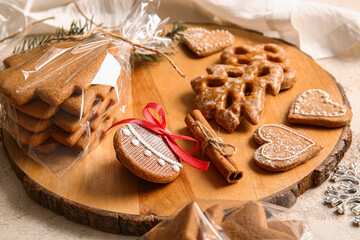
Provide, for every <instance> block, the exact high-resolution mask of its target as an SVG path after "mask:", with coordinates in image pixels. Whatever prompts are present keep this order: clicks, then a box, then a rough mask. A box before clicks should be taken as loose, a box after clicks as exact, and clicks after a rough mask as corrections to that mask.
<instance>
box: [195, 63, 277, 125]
mask: <svg viewBox="0 0 360 240" xmlns="http://www.w3.org/2000/svg"><path fill="white" fill-rule="evenodd" d="M207 71H208V73H209V75H207V76H200V77H197V78H195V79H193V80H192V81H191V86H192V88H193V90H194V92H195V93H196V97H195V99H194V106H195V108H197V109H199V110H200V111H201V113H202V114H203V115H204V117H205V118H206V119H212V118H215V120H216V122H217V123H218V124H219V125H221V126H222V127H224V128H225V129H226V130H227V131H229V132H233V131H234V130H235V129H236V128H237V126H238V125H239V124H240V120H241V118H242V117H244V118H245V119H246V120H247V121H248V122H250V123H251V124H258V122H259V120H260V117H261V115H262V113H263V111H264V103H265V95H266V93H267V92H268V93H271V94H272V95H274V96H275V95H277V94H278V93H279V91H280V86H281V83H282V80H283V71H282V68H281V67H280V66H278V65H274V64H271V63H269V62H258V63H257V64H253V65H249V66H245V67H243V66H232V65H222V64H216V65H213V66H210V67H209V68H208V69H207Z"/></svg>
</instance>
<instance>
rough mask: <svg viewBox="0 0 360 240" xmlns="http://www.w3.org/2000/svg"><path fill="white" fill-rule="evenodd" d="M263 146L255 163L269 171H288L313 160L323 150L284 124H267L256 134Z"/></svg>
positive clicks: (258, 151) (256, 138)
mask: <svg viewBox="0 0 360 240" xmlns="http://www.w3.org/2000/svg"><path fill="white" fill-rule="evenodd" d="M254 138H255V141H256V142H257V143H258V144H260V145H262V146H261V147H259V148H258V149H257V150H256V151H255V154H254V160H255V163H256V164H257V165H258V166H259V167H261V168H263V169H265V170H268V171H272V172H280V171H287V170H289V169H292V168H294V167H296V166H297V165H299V164H302V163H305V162H306V161H308V160H309V159H311V158H313V157H314V156H315V155H317V154H318V153H319V151H320V150H321V149H322V148H321V146H320V145H318V144H317V143H316V142H315V141H314V140H312V139H310V138H309V137H306V136H304V135H302V134H299V133H297V132H295V131H294V130H292V129H291V128H289V127H286V126H285V125H282V124H267V125H263V126H261V127H259V128H258V129H257V130H256V131H255V133H254Z"/></svg>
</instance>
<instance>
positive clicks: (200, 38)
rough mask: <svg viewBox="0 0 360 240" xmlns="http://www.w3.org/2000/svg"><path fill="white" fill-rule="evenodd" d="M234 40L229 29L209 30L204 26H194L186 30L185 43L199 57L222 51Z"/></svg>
mask: <svg viewBox="0 0 360 240" xmlns="http://www.w3.org/2000/svg"><path fill="white" fill-rule="evenodd" d="M233 42H234V36H233V35H232V34H231V33H230V32H229V31H227V30H220V29H216V30H213V31H209V30H206V29H205V28H202V27H192V28H188V29H187V30H185V32H184V44H185V45H186V46H187V47H188V48H189V49H190V50H191V51H192V52H193V53H194V54H195V55H197V56H199V57H206V56H209V55H211V54H213V53H216V52H218V51H221V50H223V49H224V48H226V47H228V46H230V45H231V44H233Z"/></svg>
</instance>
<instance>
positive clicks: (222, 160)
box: [185, 110, 243, 183]
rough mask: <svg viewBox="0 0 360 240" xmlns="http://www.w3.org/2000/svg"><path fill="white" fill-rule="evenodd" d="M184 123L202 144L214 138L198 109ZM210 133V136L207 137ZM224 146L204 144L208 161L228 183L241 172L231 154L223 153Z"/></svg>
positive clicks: (235, 180)
mask: <svg viewBox="0 0 360 240" xmlns="http://www.w3.org/2000/svg"><path fill="white" fill-rule="evenodd" d="M185 123H186V125H187V127H188V129H189V130H190V132H191V133H192V135H193V136H194V138H195V139H196V140H198V141H199V142H200V143H201V144H202V145H203V144H204V143H207V142H209V139H210V138H211V139H216V138H217V134H216V133H215V131H214V130H213V129H212V127H211V126H210V124H209V123H208V121H207V120H206V119H205V117H204V116H203V115H202V113H201V112H200V111H199V110H193V111H192V112H191V113H190V114H188V115H187V116H186V118H185ZM209 135H210V137H209ZM224 148H225V147H223V146H222V147H220V148H219V147H216V146H215V144H206V148H205V149H204V152H205V154H206V155H207V156H208V158H209V159H210V161H211V162H212V163H213V164H214V165H215V167H216V168H217V169H218V170H219V171H220V173H221V174H222V175H223V176H224V177H225V179H226V181H227V182H228V183H235V182H237V181H238V180H240V178H241V177H242V174H243V172H242V171H241V170H240V169H239V167H238V166H237V164H236V162H235V161H234V159H233V157H232V156H226V155H224V151H226V150H225V149H224Z"/></svg>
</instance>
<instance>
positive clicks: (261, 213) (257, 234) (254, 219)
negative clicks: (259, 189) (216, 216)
mask: <svg viewBox="0 0 360 240" xmlns="http://www.w3.org/2000/svg"><path fill="white" fill-rule="evenodd" d="M222 228H223V231H224V232H225V234H226V235H227V236H228V237H229V238H230V239H242V240H263V239H283V240H296V238H294V237H292V236H291V235H288V234H286V233H284V232H281V231H277V230H274V229H271V228H269V227H268V224H267V222H266V214H265V209H264V207H263V206H262V205H261V204H260V203H257V202H250V203H248V204H246V205H245V206H242V207H240V208H239V209H238V210H236V211H234V212H232V213H231V214H230V215H229V216H228V217H226V218H225V220H224V222H223V224H222Z"/></svg>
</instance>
